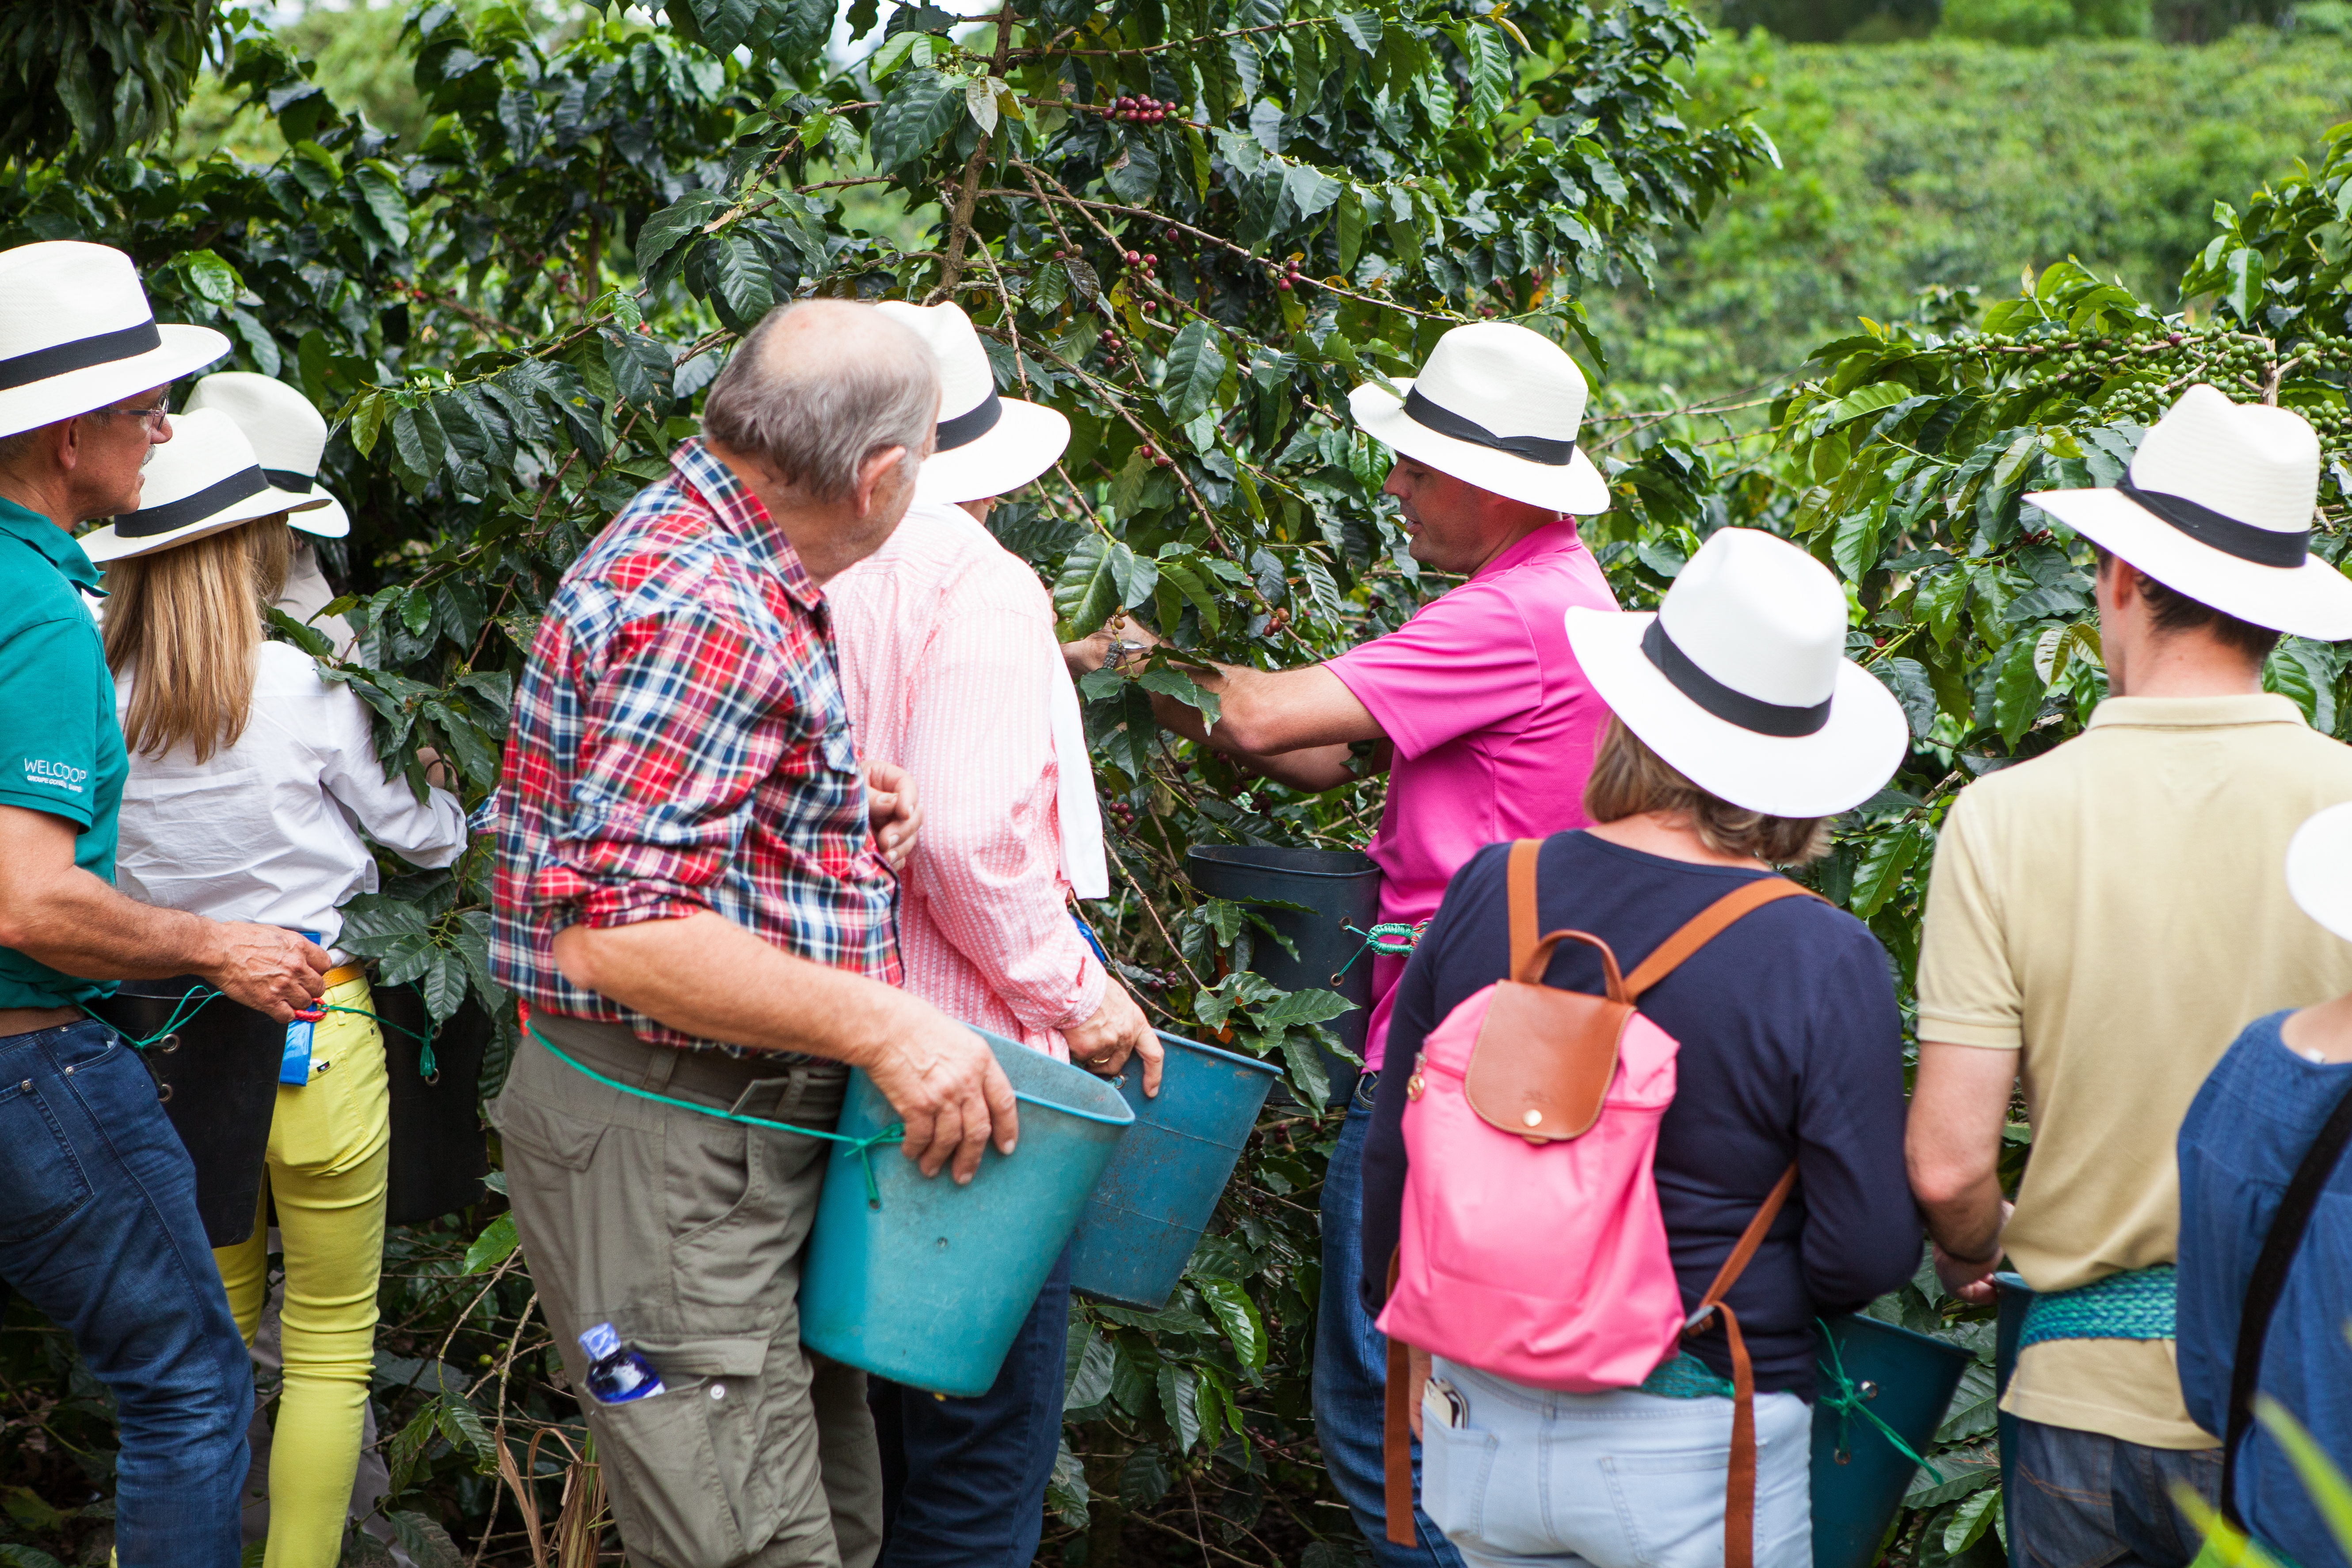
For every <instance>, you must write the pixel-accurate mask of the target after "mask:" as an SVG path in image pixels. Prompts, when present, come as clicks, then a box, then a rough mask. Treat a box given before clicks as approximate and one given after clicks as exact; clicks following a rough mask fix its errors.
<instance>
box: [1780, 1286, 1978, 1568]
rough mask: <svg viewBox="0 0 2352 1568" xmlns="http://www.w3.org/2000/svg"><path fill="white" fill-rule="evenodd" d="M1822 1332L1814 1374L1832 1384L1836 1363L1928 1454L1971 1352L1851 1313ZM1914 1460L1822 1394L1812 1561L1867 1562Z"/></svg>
mask: <svg viewBox="0 0 2352 1568" xmlns="http://www.w3.org/2000/svg"><path fill="white" fill-rule="evenodd" d="M1824 1329H1825V1334H1823V1335H1818V1336H1817V1341H1819V1342H1818V1343H1817V1345H1816V1349H1815V1354H1816V1356H1817V1357H1818V1358H1819V1360H1820V1363H1821V1365H1820V1369H1819V1373H1818V1384H1819V1390H1820V1394H1823V1395H1826V1394H1829V1393H1830V1392H1831V1391H1832V1389H1833V1388H1834V1387H1835V1384H1834V1383H1833V1381H1832V1377H1831V1374H1830V1369H1831V1368H1832V1367H1842V1368H1843V1370H1844V1373H1845V1376H1846V1381H1847V1382H1849V1383H1851V1384H1853V1386H1854V1390H1855V1392H1856V1393H1857V1394H1859V1395H1860V1396H1861V1398H1862V1409H1863V1410H1867V1411H1868V1412H1869V1413H1870V1415H1874V1416H1876V1417H1877V1418H1878V1420H1880V1421H1883V1422H1885V1424H1886V1425H1887V1426H1889V1427H1891V1428H1893V1429H1894V1431H1895V1433H1896V1434H1897V1435H1898V1436H1901V1437H1902V1439H1903V1440H1904V1441H1905V1442H1906V1443H1908V1444H1909V1445H1911V1451H1912V1452H1913V1453H1916V1454H1924V1453H1926V1452H1927V1445H1928V1444H1929V1443H1931V1442H1933V1441H1934V1440H1935V1437H1936V1428H1937V1427H1938V1426H1942V1425H1943V1424H1944V1413H1945V1411H1947V1410H1948V1409H1949V1408H1951V1404H1952V1394H1953V1391H1954V1390H1956V1389H1957V1388H1958V1387H1959V1385H1960V1373H1963V1372H1966V1371H1967V1370H1968V1367H1969V1362H1970V1361H1971V1360H1972V1359H1974V1358H1973V1357H1971V1356H1970V1355H1969V1352H1968V1351H1966V1350H1965V1349H1963V1348H1962V1347H1960V1346H1958V1345H1956V1344H1953V1343H1951V1342H1948V1341H1946V1340H1938V1339H1931V1338H1929V1337H1928V1336H1927V1335H1926V1334H1917V1333H1913V1332H1912V1331H1910V1330H1909V1329H1900V1328H1896V1327H1895V1325H1894V1324H1893V1323H1882V1322H1880V1321H1878V1320H1877V1319H1875V1318H1864V1317H1861V1316H1859V1315H1855V1314H1849V1315H1847V1316H1844V1317H1838V1318H1832V1319H1830V1320H1829V1321H1828V1322H1827V1323H1826V1324H1825V1325H1824ZM1918 1472H1919V1467H1918V1466H1917V1465H1916V1464H1914V1463H1913V1462H1912V1460H1911V1459H1910V1458H1909V1456H1907V1455H1906V1454H1905V1453H1904V1452H1903V1451H1902V1450H1901V1449H1900V1448H1897V1447H1895V1445H1894V1444H1893V1443H1891V1442H1889V1441H1887V1438H1886V1434H1885V1433H1884V1432H1882V1431H1880V1430H1879V1429H1878V1427H1877V1426H1875V1425H1874V1424H1873V1423H1872V1421H1871V1419H1870V1416H1866V1415H1863V1414H1862V1412H1861V1410H1856V1411H1853V1412H1852V1413H1850V1414H1849V1413H1841V1412H1840V1411H1839V1410H1838V1409H1837V1408H1836V1407H1835V1406H1833V1405H1832V1404H1831V1403H1830V1401H1829V1400H1828V1399H1827V1398H1825V1397H1817V1398H1816V1399H1815V1401H1814V1404H1813V1485H1812V1493H1813V1568H1870V1565H1871V1564H1872V1563H1874V1562H1876V1561H1877V1560H1878V1543H1879V1542H1881V1541H1884V1540H1885V1538H1886V1527H1887V1526H1888V1525H1889V1524H1891V1523H1893V1522H1894V1520H1895V1510H1897V1509H1899V1508H1901V1507H1902V1506H1903V1494H1904V1493H1905V1492H1906V1491H1908V1490H1909V1489H1910V1488H1911V1478H1912V1477H1914V1476H1916V1474H1918Z"/></svg>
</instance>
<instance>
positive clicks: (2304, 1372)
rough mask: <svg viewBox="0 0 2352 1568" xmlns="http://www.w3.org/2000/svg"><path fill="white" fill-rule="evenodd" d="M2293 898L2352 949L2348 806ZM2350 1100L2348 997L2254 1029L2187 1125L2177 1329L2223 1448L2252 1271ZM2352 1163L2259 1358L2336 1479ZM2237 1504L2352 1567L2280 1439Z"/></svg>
mask: <svg viewBox="0 0 2352 1568" xmlns="http://www.w3.org/2000/svg"><path fill="white" fill-rule="evenodd" d="M2286 880H2287V891H2288V892H2289V893H2290V894H2292V895H2293V896H2294V901H2295V902H2296V903H2297V904H2298V905H2300V906H2301V907H2302V910H2303V912H2304V913H2305V914H2307V915H2309V916H2310V917H2311V918H2312V919H2313V920H2315V921H2318V922H2319V923H2320V924H2321V925H2323V926H2325V927H2326V928H2327V929H2328V930H2329V931H2333V932H2334V933H2335V934H2336V935H2337V936H2340V937H2343V938H2345V939H2346V940H2347V941H2352V803H2347V804H2345V805H2331V806H2329V807H2328V808H2327V809H2326V810H2325V811H2322V812H2320V813H2318V814H2317V815H2315V816H2313V817H2312V818H2311V819H2310V820H2309V821H2307V822H2305V824H2304V825H2303V826H2302V827H2301V828H2300V829H2298V830H2297V831H2296V833H2295V836H2294V841H2293V842H2292V843H2290V844H2289V845H2288V846H2287V852H2286ZM2347 1095H2352V995H2346V996H2339V997H2337V998H2336V1000H2334V1001H2332V1002H2323V1003H2321V1004H2320V1005H2317V1006H2315V1007H2305V1008H2302V1009H2300V1010H2299V1011H2293V1012H2281V1013H2273V1014H2271V1015H2270V1016H2268V1017H2264V1018H2257V1019H2255V1020H2254V1021H2253V1022H2252V1023H2251V1024H2249V1025H2247V1026H2246V1028H2245V1032H2244V1033H2243V1034H2241V1035H2240V1036H2239V1037H2238V1039H2237V1043H2236V1044H2234V1045H2232V1046H2231V1047H2230V1050H2229V1054H2228V1055H2226V1056H2224V1057H2223V1058H2221V1064H2220V1065H2219V1066H2217V1067H2216V1068H2214V1069H2213V1071H2212V1074H2211V1076H2210V1077H2209V1078H2207V1079H2206V1080H2205V1084H2204V1087H2203V1088H2202V1089H2199V1090H2198V1092H2197V1098H2196V1100H2194V1101H2192V1102H2191V1103H2190V1105H2189V1115H2188V1117H2187V1118H2186V1119H2185V1120H2184V1121H2182V1122H2181V1125H2180V1142H2179V1160H2180V1259H2179V1282H2178V1285H2177V1287H2176V1289H2177V1291H2178V1297H2177V1302H2176V1314H2175V1315H2176V1317H2177V1320H2178V1333H2179V1339H2178V1340H2177V1341H2176V1351H2177V1352H2178V1354H2179V1362H2180V1389H2181V1393H2182V1394H2184V1395H2186V1396H2187V1400H2188V1405H2189V1415H2191V1416H2193V1417H2195V1418H2196V1421H2197V1424H2198V1425H2199V1426H2202V1427H2204V1428H2205V1429H2206V1430H2207V1431H2208V1432H2210V1433H2212V1434H2213V1435H2214V1436H2217V1437H2226V1436H2228V1433H2229V1426H2230V1393H2231V1377H2232V1374H2233V1373H2234V1371H2235V1363H2236V1360H2237V1351H2238V1332H2239V1323H2240V1319H2241V1316H2242V1307H2243V1306H2244V1304H2245V1301H2246V1297H2247V1292H2248V1289H2249V1288H2250V1286H2251V1285H2252V1282H2253V1276H2254V1265H2255V1260H2256V1259H2257V1258H2260V1257H2261V1256H2262V1253H2263V1244H2264V1242H2265V1240H2266V1239H2267V1238H2268V1237H2269V1236H2270V1233H2271V1229H2272V1226H2273V1221H2274V1220H2276V1218H2277V1217H2278V1214H2279V1209H2280V1203H2281V1199H2282V1198H2283V1197H2284V1195H2285V1192H2286V1188H2287V1185H2288V1184H2289V1183H2290V1182H2291V1181H2292V1180H2293V1179H2294V1175H2295V1173H2296V1170H2297V1168H2298V1167H2299V1166H2301V1165H2302V1164H2303V1163H2304V1159H2305V1155H2306V1154H2308V1153H2309V1152H2311V1149H2312V1146H2313V1144H2314V1142H2315V1140H2316V1139H2317V1138H2318V1136H2319V1134H2320V1132H2321V1131H2322V1129H2323V1128H2324V1127H2325V1126H2326V1123H2327V1121H2328V1120H2329V1118H2330V1117H2331V1116H2332V1115H2334V1114H2335V1113H2336V1108H2337V1107H2338V1106H2340V1105H2342V1104H2344V1102H2345V1100H2346V1097H2347ZM2347 1334H2352V1158H2347V1157H2344V1156H2342V1155H2341V1154H2339V1155H2338V1157H2337V1158H2336V1161H2335V1163H2334V1168H2333V1170H2332V1171H2330V1172H2329V1173H2328V1174H2327V1176H2326V1180H2325V1181H2324V1183H2323V1184H2322V1185H2321V1188H2320V1191H2319V1197H2318V1202H2317V1204H2316V1205H2315V1207H2314V1208H2313V1209H2312V1211H2311V1215H2310V1219H2309V1221H2308V1222H2307V1224H2306V1226H2305V1230H2304V1233H2303V1237H2302V1241H2301V1244H2300V1245H2299V1246H2297V1247H2295V1249H2294V1254H2293V1261H2292V1262H2291V1263H2290V1264H2289V1266H2288V1268H2287V1271H2286V1274H2285V1279H2284V1286H2283V1287H2282V1288H2281V1289H2280V1290H2279V1292H2278V1297H2277V1304H2276V1306H2275V1307H2274V1308H2273V1310H2272V1313H2271V1319H2270V1327H2269V1331H2268V1333H2267V1335H2266V1336H2265V1337H2264V1339H2263V1348H2262V1366H2261V1371H2260V1375H2259V1377H2258V1379H2257V1386H2258V1387H2259V1389H2260V1391H2261V1392H2262V1393H2263V1394H2266V1395H2268V1396H2269V1397H2270V1398H2272V1399H2273V1400H2276V1401H2277V1402H2278V1403H2279V1405H2282V1406H2284V1408H2285V1410H2286V1412H2287V1413H2288V1414H2289V1415H2292V1416H2294V1418H2295V1420H2296V1421H2298V1422H2300V1423H2301V1424H2302V1426H2304V1428H2305V1430H2306V1431H2308V1432H2309V1433H2310V1434H2311V1436H2312V1437H2313V1438H2314V1439H2315V1441H2316V1442H2317V1443H2318V1445H2319V1447H2321V1449H2322V1450H2324V1451H2325V1452H2326V1453H2328V1454H2331V1455H2333V1456H2334V1457H2335V1458H2336V1462H2337V1464H2339V1465H2346V1464H2347V1463H2352V1339H2347ZM2231 1482H2232V1484H2231V1487H2230V1491H2231V1493H2233V1494H2234V1496H2233V1500H2234V1502H2235V1504H2236V1506H2237V1510H2238V1514H2239V1517H2240V1518H2241V1519H2242V1521H2244V1523H2245V1526H2246V1529H2247V1530H2248V1531H2249V1532H2250V1533H2251V1534H2252V1536H2253V1538H2254V1539H2255V1540H2256V1541H2258V1542H2261V1543H2262V1544H2263V1546H2265V1547H2267V1548H2269V1549H2270V1550H2271V1551H2272V1552H2273V1554H2275V1555H2279V1556H2283V1557H2284V1558H2286V1559H2287V1560H2288V1561H2289V1562H2291V1563H2295V1564H2297V1568H2347V1556H2346V1544H2345V1542H2343V1540H2342V1539H2341V1538H2340V1537H2338V1536H2336V1534H2335V1533H2334V1532H2333V1531H2330V1530H2329V1529H2328V1527H2327V1525H2326V1521H2325V1520H2324V1519H2323V1517H2322V1515H2321V1513H2320V1510H2319V1508H2318V1506H2317V1504H2316V1503H2315V1502H2314V1501H2313V1500H2312V1497H2311V1494H2310V1493H2309V1492H2308V1491H2307V1490H2306V1489H2305V1487H2304V1485H2303V1483H2302V1481H2301V1479H2299V1478H2298V1477H2297V1476H2296V1474H2295V1469H2294V1465H2293V1464H2292V1463H2291V1462H2290V1461H2289V1460H2288V1458H2287V1456H2286V1453H2285V1450H2284V1449H2283V1448H2282V1447H2280V1446H2279V1443H2278V1440H2277V1438H2275V1437H2274V1436H2272V1434H2271V1433H2270V1431H2269V1430H2268V1429H2267V1428H2266V1427H2264V1426H2263V1425H2262V1424H2260V1423H2256V1424H2255V1425H2254V1426H2252V1428H2251V1429H2250V1431H2249V1432H2248V1434H2247V1436H2246V1437H2245V1438H2244V1440H2243V1441H2242V1443H2241V1444H2240V1446H2239V1447H2238V1451H2237V1454H2236V1456H2235V1463H2234V1464H2233V1465H2232V1467H2231Z"/></svg>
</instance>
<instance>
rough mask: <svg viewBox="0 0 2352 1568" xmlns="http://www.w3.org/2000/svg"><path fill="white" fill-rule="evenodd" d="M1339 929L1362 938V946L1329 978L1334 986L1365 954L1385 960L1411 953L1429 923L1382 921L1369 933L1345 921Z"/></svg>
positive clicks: (1340, 923)
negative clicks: (1368, 953) (1378, 955)
mask: <svg viewBox="0 0 2352 1568" xmlns="http://www.w3.org/2000/svg"><path fill="white" fill-rule="evenodd" d="M1339 929H1340V930H1341V931H1347V932H1349V933H1350V934H1351V935H1355V936H1360V937H1362V938H1363V939H1364V945H1363V946H1361V947H1360V948H1358V949H1356V951H1355V952H1352V953H1350V954H1349V957H1348V962H1347V963H1343V964H1341V965H1340V966H1339V973H1338V974H1334V975H1333V976H1331V979H1332V983H1333V984H1338V982H1339V979H1340V977H1341V976H1342V975H1345V974H1346V973H1348V971H1349V970H1350V969H1353V968H1355V967H1356V960H1357V959H1360V958H1361V957H1363V956H1364V954H1366V953H1367V952H1377V953H1380V954H1381V956H1383V957H1386V958H1402V957H1403V956H1404V955H1406V954H1407V953H1410V952H1412V949H1413V944H1414V943H1415V942H1419V941H1420V940H1421V933H1422V932H1423V931H1426V930H1428V929H1429V922H1428V921H1413V922H1412V923H1411V924H1407V923H1405V922H1404V921H1381V923H1380V924H1379V925H1376V926H1374V927H1372V929H1371V930H1370V931H1360V930H1358V929H1357V928H1356V927H1354V926H1352V925H1349V923H1348V922H1347V921H1340V922H1339Z"/></svg>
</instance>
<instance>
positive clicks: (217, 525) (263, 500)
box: [78, 488, 332, 565]
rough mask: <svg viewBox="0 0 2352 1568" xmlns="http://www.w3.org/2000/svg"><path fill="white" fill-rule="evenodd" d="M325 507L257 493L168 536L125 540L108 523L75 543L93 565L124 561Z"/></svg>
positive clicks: (285, 494)
mask: <svg viewBox="0 0 2352 1568" xmlns="http://www.w3.org/2000/svg"><path fill="white" fill-rule="evenodd" d="M327 504H328V503H327V501H326V500H324V499H323V498H320V497H318V496H304V495H296V494H295V493H294V492H293V491H291V490H281V489H275V488H272V489H265V490H260V491H257V492H256V493H255V494H252V495H249V496H247V497H246V498H245V499H244V500H239V501H233V502H231V503H230V504H229V505H227V506H226V507H223V508H222V509H221V510H218V511H216V512H215V513H213V515H212V516H210V517H207V518H204V519H202V520H200V521H195V522H192V523H189V524H188V525H187V526H186V527H184V528H175V529H173V530H172V531H170V532H168V533H148V534H142V535H139V536H138V537H136V538H131V539H126V538H124V537H123V536H122V535H121V534H119V533H117V532H115V531H114V524H112V523H108V524H107V525H106V526H105V527H104V528H96V529H92V530H91V531H89V532H88V533H85V534H83V535H82V536H81V538H80V539H79V541H78V542H79V544H80V545H81V551H82V553H83V554H85V555H87V556H89V559H90V563H91V564H92V565H101V564H103V563H106V562H109V561H127V560H129V559H130V558H131V556H134V555H152V554H154V553H155V552H157V551H159V550H169V549H171V548H172V547H173V545H175V544H185V543H187V542H190V541H191V540H196V539H202V538H204V537H205V536H206V535H207V534H214V533H223V532H226V531H228V530H229V529H232V528H235V527H236V525H237V524H239V523H241V522H251V521H254V520H255V519H257V518H264V517H269V516H272V515H273V514H275V513H278V512H281V511H291V512H301V511H313V510H318V509H319V508H320V507H323V506H325V505H327ZM330 537H332V536H331V535H330Z"/></svg>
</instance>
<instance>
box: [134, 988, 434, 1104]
mask: <svg viewBox="0 0 2352 1568" xmlns="http://www.w3.org/2000/svg"><path fill="white" fill-rule="evenodd" d="M199 994H201V1000H199V999H198V998H199ZM220 994H221V993H220V992H218V991H216V990H215V989H214V988H213V987H211V986H209V985H197V986H193V987H191V988H190V989H189V990H188V992H187V993H186V994H184V995H183V996H182V997H181V998H180V1000H179V1002H178V1004H177V1005H174V1006H173V1009H172V1016H170V1017H169V1018H167V1019H165V1020H164V1021H163V1027H162V1028H160V1029H158V1030H156V1031H155V1032H154V1033H153V1034H152V1035H149V1036H147V1037H145V1038H144V1039H137V1040H134V1039H132V1038H131V1037H129V1036H128V1035H124V1036H122V1043H123V1044H124V1045H126V1046H129V1047H131V1049H132V1050H134V1051H143V1050H147V1049H150V1048H152V1047H153V1046H154V1045H155V1043H156V1042H157V1041H159V1040H162V1039H164V1038H166V1037H169V1036H170V1035H171V1033H172V1032H173V1030H174V1029H177V1028H179V1027H181V1026H184V1025H186V1024H191V1023H194V1021H195V1017H196V1015H197V1014H199V1013H201V1012H203V1011H204V1010H205V1007H206V1006H208V1005H211V1004H212V1003H213V1002H214V1001H215V999H217V998H218V997H219V996H220ZM192 1001H193V1002H195V1004H196V1005H194V1006H193V1007H191V1006H189V1005H188V1004H189V1003H190V1002H192ZM317 1010H318V1011H320V1012H322V1013H349V1014H351V1015H352V1016H353V1017H357V1018H369V1019H373V1021H374V1022H376V1023H377V1024H380V1025H382V1026H383V1027H385V1028H387V1029H397V1030H399V1031H400V1032H401V1033H402V1034H404V1035H406V1036H407V1037H409V1038H410V1039H412V1040H415V1042H416V1043H417V1044H418V1045H419V1046H420V1047H423V1049H422V1050H421V1051H420V1052H419V1053H418V1055H417V1058H416V1076H417V1077H419V1078H421V1079H425V1081H426V1082H427V1083H430V1082H433V1081H434V1080H436V1079H438V1078H439V1077H440V1076H441V1064H440V1063H439V1062H438V1061H436V1059H435V1058H434V1056H433V1037H432V1036H430V1035H424V1034H419V1033H417V1032H416V1031H415V1029H412V1028H410V1027H409V1026H407V1025H405V1024H395V1023H394V1022H393V1021H392V1020H391V1019H389V1018H387V1017H385V1016H383V1014H381V1013H371V1012H369V1011H368V1010H367V1009H366V1008H364V1007H346V1006H344V1005H341V1003H339V1002H320V1003H319V1004H318V1005H317ZM117 1032H118V1033H120V1031H117Z"/></svg>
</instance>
